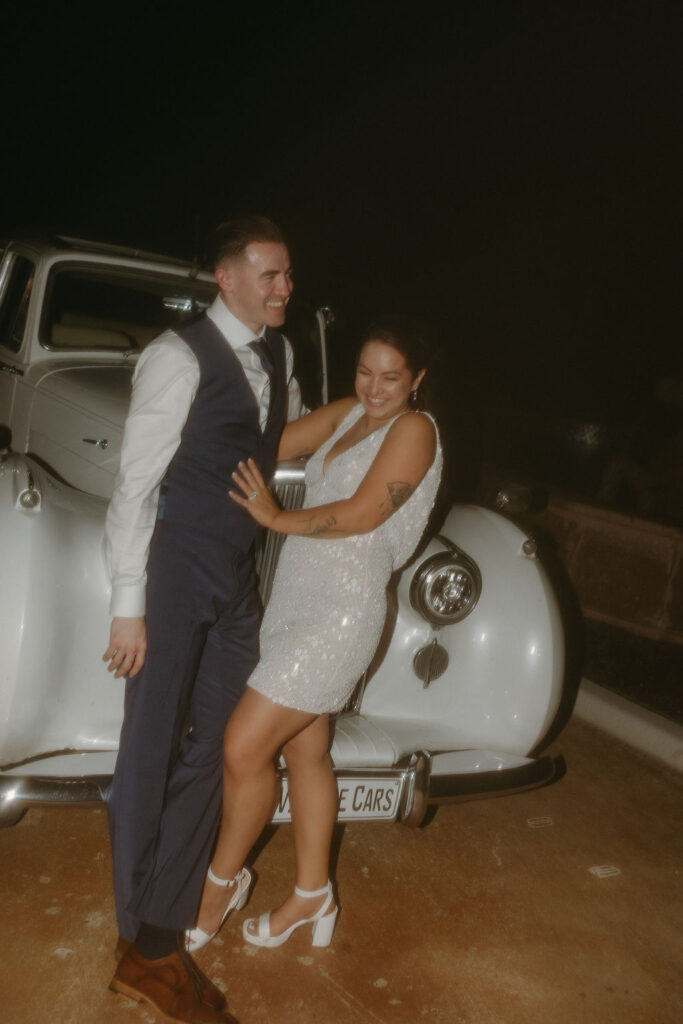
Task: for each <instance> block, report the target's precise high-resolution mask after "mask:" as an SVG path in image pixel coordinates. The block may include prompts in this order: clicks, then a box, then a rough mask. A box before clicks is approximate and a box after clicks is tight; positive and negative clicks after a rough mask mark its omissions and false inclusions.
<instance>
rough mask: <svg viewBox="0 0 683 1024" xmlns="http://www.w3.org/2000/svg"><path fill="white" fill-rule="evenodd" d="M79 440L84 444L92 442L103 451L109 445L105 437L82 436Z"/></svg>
mask: <svg viewBox="0 0 683 1024" xmlns="http://www.w3.org/2000/svg"><path fill="white" fill-rule="evenodd" d="M81 440H82V441H84V442H85V444H94V445H95V447H96V448H101V449H102V451H103V452H105V451H106V450H107V448H108V447H109V441H108V440H107V439H106V437H103V438H100V439H99V440H97V439H96V438H94V437H82V438H81Z"/></svg>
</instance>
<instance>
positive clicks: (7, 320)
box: [0, 254, 35, 352]
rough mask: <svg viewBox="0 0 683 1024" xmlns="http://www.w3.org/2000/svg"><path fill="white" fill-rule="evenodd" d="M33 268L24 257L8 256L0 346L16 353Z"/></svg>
mask: <svg viewBox="0 0 683 1024" xmlns="http://www.w3.org/2000/svg"><path fill="white" fill-rule="evenodd" d="M34 273H35V266H34V264H33V263H32V262H31V260H29V259H26V257H24V256H19V255H18V254H12V255H11V256H10V265H9V278H8V280H7V284H6V286H5V289H4V294H3V298H2V304H1V305H0V345H2V346H3V347H4V348H8V349H9V350H10V351H11V352H18V351H19V349H20V348H21V343H22V341H23V340H24V329H25V327H26V315H27V313H28V303H29V298H30V296H31V287H32V285H33V277H34Z"/></svg>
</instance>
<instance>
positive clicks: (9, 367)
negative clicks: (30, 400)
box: [0, 360, 24, 377]
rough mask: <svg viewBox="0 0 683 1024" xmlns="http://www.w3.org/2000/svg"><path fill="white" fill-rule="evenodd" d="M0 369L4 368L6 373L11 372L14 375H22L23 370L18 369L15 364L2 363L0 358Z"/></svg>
mask: <svg viewBox="0 0 683 1024" xmlns="http://www.w3.org/2000/svg"><path fill="white" fill-rule="evenodd" d="M0 370H5V372H6V373H11V374H12V375H13V376H15V377H23V376H24V371H23V370H20V369H18V368H17V367H16V366H12V365H11V364H10V363H3V362H2V360H0Z"/></svg>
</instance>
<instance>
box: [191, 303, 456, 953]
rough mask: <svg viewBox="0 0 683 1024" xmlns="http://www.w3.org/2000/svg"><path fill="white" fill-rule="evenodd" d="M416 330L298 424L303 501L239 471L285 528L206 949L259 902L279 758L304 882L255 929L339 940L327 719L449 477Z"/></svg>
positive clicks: (288, 454)
mask: <svg viewBox="0 0 683 1024" xmlns="http://www.w3.org/2000/svg"><path fill="white" fill-rule="evenodd" d="M425 367H426V359H425V355H424V349H423V346H422V342H421V339H420V338H419V336H417V335H416V334H415V333H414V332H412V331H411V330H410V329H406V328H405V327H404V326H403V325H401V324H400V323H399V322H398V321H395V320H393V319H390V318H386V319H384V320H378V321H377V322H376V323H374V324H373V325H372V326H371V327H370V328H369V330H368V331H367V332H366V334H365V336H364V339H363V343H362V347H361V350H360V354H359V358H358V363H357V367H356V377H355V391H356V395H355V397H354V398H345V399H341V400H339V401H336V402H332V403H330V404H329V405H326V406H324V407H322V408H320V409H317V410H315V411H314V412H312V413H309V414H308V415H307V416H304V417H303V418H302V419H300V420H297V421H295V422H293V423H290V424H288V425H287V427H286V428H285V430H284V433H283V435H282V440H281V443H280V448H279V451H278V458H279V459H280V460H285V459H292V458H296V457H297V456H302V455H310V454H311V453H314V454H312V457H311V458H310V459H309V461H308V464H307V467H306V501H305V504H304V507H303V508H301V509H298V510H293V511H283V510H282V509H280V507H279V506H278V505H277V503H276V501H275V500H274V498H273V496H272V494H271V492H270V490H269V489H268V487H267V486H266V484H265V482H264V480H263V477H262V476H261V473H260V472H259V469H258V467H257V466H256V464H255V463H254V462H253V461H251V460H250V461H249V462H248V463H246V464H245V463H240V464H239V467H238V469H237V471H236V472H235V473H234V474H233V479H234V481H235V485H236V490H235V491H230V496H231V498H232V500H234V501H236V502H237V503H238V504H239V505H241V506H242V507H243V508H245V509H246V510H247V512H249V513H250V515H251V516H252V517H253V518H254V519H255V520H256V521H257V522H258V523H260V524H261V525H262V526H265V527H267V528H268V529H270V530H275V531H276V532H278V533H283V534H287V535H288V539H287V541H286V542H285V545H284V547H283V549H282V554H281V556H280V561H279V564H278V568H277V572H276V576H275V580H274V583H273V590H272V595H271V599H270V602H269V604H268V608H267V610H266V613H265V616H264V619H263V625H262V628H261V661H260V663H259V664H258V666H257V667H256V669H255V671H254V672H253V674H252V676H251V678H250V679H249V682H248V685H247V689H246V691H245V693H244V696H243V697H242V699H241V700H240V702H239V703H238V705H237V707H236V709H235V711H234V712H233V713H232V716H231V718H230V722H229V724H228V727H227V729H226V733H225V742H224V768H223V784H224V791H223V817H222V824H221V828H220V832H219V836H218V840H217V843H216V848H215V851H214V856H213V861H212V863H211V865H210V867H209V872H208V876H207V879H206V882H205V885H204V890H203V894H202V900H201V905H200V909H199V914H198V918H197V923H196V926H195V928H193V929H192V930H191V931H189V932H188V933H187V936H186V941H187V946H188V949H189V950H190V951H194V950H196V949H199V948H200V947H201V946H203V945H205V944H206V943H207V942H209V941H210V940H211V939H212V938H213V937H214V936H215V935H216V933H217V932H218V930H219V928H220V927H221V925H222V924H223V922H224V921H225V919H226V918H227V916H228V914H229V913H230V911H231V910H233V909H241V908H242V907H243V906H244V904H245V903H246V900H247V898H248V893H249V887H250V884H251V874H250V872H249V870H248V868H246V867H243V864H244V860H245V858H246V856H247V854H248V853H249V850H250V849H251V847H252V846H253V844H254V842H255V841H256V839H257V838H258V836H259V834H260V832H261V830H262V829H263V827H264V825H265V824H266V823H267V821H268V820H269V817H270V814H271V813H272V809H273V805H274V802H275V796H276V772H275V760H276V757H277V755H278V753H280V752H281V753H282V755H283V756H284V759H285V762H286V764H287V771H288V785H289V796H290V806H291V812H292V827H293V834H294V847H295V855H296V884H295V886H294V890H293V892H292V893H291V894H290V895H289V896H288V897H287V899H286V900H285V901H284V903H283V904H282V905H281V906H280V907H278V908H277V910H274V911H272V912H271V913H266V914H262V915H261V916H260V917H259V918H258V919H256V918H253V919H251V920H248V921H246V922H245V923H244V927H243V935H244V938H245V939H246V940H247V941H248V942H251V943H254V944H255V945H259V946H278V945H281V944H282V943H283V942H285V941H286V940H287V939H288V938H289V936H290V935H291V934H292V932H293V931H294V930H295V929H296V928H298V927H300V926H301V925H306V924H308V925H312V929H313V932H312V936H313V945H315V946H326V945H328V944H329V942H330V940H331V938H332V932H333V930H334V926H335V923H336V919H337V913H338V908H337V905H336V902H335V897H334V893H333V890H332V884H331V882H330V881H329V878H328V872H329V858H330V843H331V839H332V829H333V827H334V823H335V820H336V816H337V786H336V781H335V776H334V772H333V768H332V761H331V758H330V755H329V734H330V728H329V716H330V714H331V713H334V712H336V711H339V710H340V709H341V708H342V707H343V706H344V704H345V703H346V701H347V700H348V698H349V696H350V694H351V692H352V690H353V688H354V686H355V684H356V682H357V680H358V679H359V678H360V676H361V675H362V674H363V672H364V671H365V669H366V668H367V666H368V664H369V662H370V660H371V658H372V656H373V654H374V652H375V649H376V647H377V644H378V642H379V638H380V634H381V631H382V627H383V624H384V619H385V616H386V594H385V591H386V586H387V583H388V581H389V577H390V576H391V574H392V572H393V571H394V570H395V569H397V568H398V567H399V566H401V565H402V564H403V563H404V562H405V561H406V560H407V559H408V558H409V557H410V556H411V554H412V553H413V551H414V550H415V548H416V546H417V544H418V542H419V540H420V537H421V535H422V533H423V532H424V528H425V525H426V523H427V519H428V516H429V513H430V511H431V509H432V507H433V504H434V499H435V496H436V492H437V488H438V485H439V480H440V475H441V465H442V457H441V446H440V443H439V436H438V433H437V429H436V425H435V423H434V420H433V419H432V418H431V416H429V415H428V414H426V413H424V412H421V411H419V410H418V392H419V389H420V385H421V383H422V381H423V378H424V376H425Z"/></svg>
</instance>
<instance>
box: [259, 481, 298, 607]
mask: <svg viewBox="0 0 683 1024" xmlns="http://www.w3.org/2000/svg"><path fill="white" fill-rule="evenodd" d="M304 471H305V463H304V462H303V461H298V462H286V463H283V464H282V465H280V466H278V467H277V470H276V471H275V488H274V489H275V494H276V495H277V498H278V501H279V502H280V504H281V505H282V507H283V508H286V509H290V508H301V506H302V504H303V501H304V493H305V490H306V488H305V486H304ZM284 540H285V535H284V534H283V533H273V532H271V531H270V530H267V531H266V534H265V537H264V539H263V543H262V544H261V545H260V546H259V548H258V550H257V552H256V572H257V573H258V578H259V592H260V594H261V600H262V601H263V605H264V607H265V606H266V604H267V603H268V598H269V597H270V591H271V589H272V586H273V576H274V575H275V566H276V565H277V560H278V558H279V555H280V549H281V548H282V545H283V543H284Z"/></svg>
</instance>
